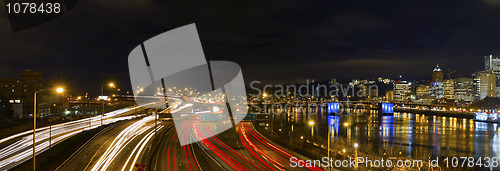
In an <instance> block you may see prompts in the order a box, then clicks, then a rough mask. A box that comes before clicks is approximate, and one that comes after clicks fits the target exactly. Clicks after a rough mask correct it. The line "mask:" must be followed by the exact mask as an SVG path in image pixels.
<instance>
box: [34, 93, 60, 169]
mask: <svg viewBox="0 0 500 171" xmlns="http://www.w3.org/2000/svg"><path fill="white" fill-rule="evenodd" d="M45 90H47V89H42V90H38V91H35V93H34V95H33V171H35V169H36V162H35V156H36V149H35V147H36V94H37V93H40V92H42V91H45ZM63 91H64V89H63V88H57V89H56V92H58V93H62V92H63ZM49 127H50V128H49V134H51V133H52V130H51V127H52V125H50V126H49ZM51 143H52V137H51V136H50V135H49V144H51Z"/></svg>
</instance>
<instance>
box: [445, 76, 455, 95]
mask: <svg viewBox="0 0 500 171" xmlns="http://www.w3.org/2000/svg"><path fill="white" fill-rule="evenodd" d="M453 82H454V81H453V80H452V79H449V80H444V81H443V96H444V98H445V99H446V100H454V99H455V98H454V95H455V94H454V84H453Z"/></svg>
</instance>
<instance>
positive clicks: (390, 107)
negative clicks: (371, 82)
mask: <svg viewBox="0 0 500 171" xmlns="http://www.w3.org/2000/svg"><path fill="white" fill-rule="evenodd" d="M381 111H382V113H394V104H392V103H381Z"/></svg>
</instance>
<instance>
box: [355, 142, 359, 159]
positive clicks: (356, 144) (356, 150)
mask: <svg viewBox="0 0 500 171" xmlns="http://www.w3.org/2000/svg"><path fill="white" fill-rule="evenodd" d="M354 150H355V151H354V159H356V162H357V161H358V143H354Z"/></svg>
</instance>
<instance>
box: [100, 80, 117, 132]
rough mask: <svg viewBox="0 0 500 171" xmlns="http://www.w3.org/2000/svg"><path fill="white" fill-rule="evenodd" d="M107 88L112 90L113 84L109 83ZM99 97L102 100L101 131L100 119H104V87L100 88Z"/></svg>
mask: <svg viewBox="0 0 500 171" xmlns="http://www.w3.org/2000/svg"><path fill="white" fill-rule="evenodd" d="M109 87H111V88H114V87H115V84H114V83H109ZM101 97H103V98H102V113H101V130H102V118H103V117H104V101H106V100H105V99H104V85H102V86H101Z"/></svg>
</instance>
